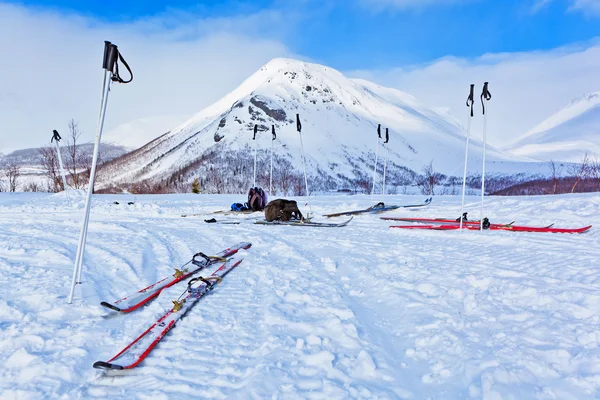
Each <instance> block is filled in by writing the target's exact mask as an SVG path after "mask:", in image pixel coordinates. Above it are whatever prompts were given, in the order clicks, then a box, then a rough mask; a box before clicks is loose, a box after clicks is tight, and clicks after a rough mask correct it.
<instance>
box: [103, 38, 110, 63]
mask: <svg viewBox="0 0 600 400" xmlns="http://www.w3.org/2000/svg"><path fill="white" fill-rule="evenodd" d="M111 46H112V43H111V42H109V41H108V40H105V41H104V58H103V59H102V68H103V69H106V70H109V69H110V67H109V65H110V64H109V63H108V58H109V55H110V49H111Z"/></svg>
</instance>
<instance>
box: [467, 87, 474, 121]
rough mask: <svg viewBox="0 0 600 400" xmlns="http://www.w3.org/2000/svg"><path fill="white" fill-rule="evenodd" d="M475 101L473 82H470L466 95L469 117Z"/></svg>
mask: <svg viewBox="0 0 600 400" xmlns="http://www.w3.org/2000/svg"><path fill="white" fill-rule="evenodd" d="M474 103H475V84H471V90H470V91H469V97H467V107H471V117H472V116H473V104H474Z"/></svg>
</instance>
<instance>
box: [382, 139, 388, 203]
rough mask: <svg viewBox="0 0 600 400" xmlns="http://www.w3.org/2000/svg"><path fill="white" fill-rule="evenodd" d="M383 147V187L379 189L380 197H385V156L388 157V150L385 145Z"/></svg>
mask: <svg viewBox="0 0 600 400" xmlns="http://www.w3.org/2000/svg"><path fill="white" fill-rule="evenodd" d="M383 146H384V147H385V161H384V163H383V185H382V189H381V197H383V196H385V171H386V170H387V156H388V148H387V146H386V145H383Z"/></svg>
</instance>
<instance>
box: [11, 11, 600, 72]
mask: <svg viewBox="0 0 600 400" xmlns="http://www.w3.org/2000/svg"><path fill="white" fill-rule="evenodd" d="M599 3H600V1H598V0H487V1H486V0H297V1H285V0H283V1H279V0H254V1H231V0H224V1H216V0H215V1H206V0H205V1H191V0H179V1H170V2H168V6H165V2H164V1H158V0H129V1H115V0H107V1H79V0H50V1H46V0H33V1H20V2H14V4H20V5H25V6H28V7H40V8H43V9H54V10H59V11H61V12H67V13H77V14H82V15H85V16H88V17H92V18H97V19H99V20H101V21H105V22H122V23H126V22H132V21H136V20H143V19H145V18H148V17H156V16H161V15H165V14H173V13H177V12H181V13H185V14H186V15H187V18H193V16H198V17H199V18H210V19H215V18H236V17H240V16H245V15H251V14H257V13H260V12H265V11H267V12H268V11H273V12H276V13H277V14H276V17H273V18H268V19H265V20H264V21H260V20H258V21H257V24H256V26H255V27H254V29H256V32H268V33H269V34H270V35H271V36H272V37H274V38H276V39H277V40H280V41H281V42H283V43H285V45H286V46H288V48H289V49H290V50H291V51H292V52H294V53H297V54H301V55H303V56H305V57H310V58H311V59H314V60H316V61H318V62H321V63H324V64H328V65H331V66H334V67H336V68H338V69H342V70H351V69H370V68H388V67H394V66H401V65H406V64H418V63H424V62H428V61H431V60H435V59H438V58H441V57H444V56H449V55H451V56H456V57H465V58H471V57H477V56H480V55H482V54H485V53H502V52H522V51H531V50H548V49H552V48H556V47H560V46H564V45H566V44H570V43H576V42H581V41H586V40H589V39H592V38H594V37H597V36H600V18H598V16H600V4H599Z"/></svg>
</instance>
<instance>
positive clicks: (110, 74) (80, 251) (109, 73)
mask: <svg viewBox="0 0 600 400" xmlns="http://www.w3.org/2000/svg"><path fill="white" fill-rule="evenodd" d="M119 61H121V63H122V64H123V65H124V66H125V68H127V71H128V72H129V75H130V78H129V79H128V80H124V79H123V78H122V77H121V76H120V75H119ZM102 68H103V69H104V82H103V83H102V98H101V101H100V115H99V116H98V130H97V133H96V141H95V143H94V155H93V157H92V167H91V170H90V180H89V184H88V192H87V197H86V200H85V207H84V209H85V211H84V216H83V221H82V224H81V231H80V233H79V242H78V244H77V254H76V256H75V265H74V267H73V279H72V282H71V290H70V292H69V299H68V302H69V304H71V302H72V301H73V294H74V292H75V285H76V284H77V283H81V270H82V269H83V268H82V266H83V256H84V253H85V242H86V238H87V229H88V223H89V220H90V206H91V203H92V193H93V192H94V180H95V178H96V165H97V164H98V150H99V148H100V139H101V137H102V129H103V127H104V117H105V115H106V105H107V102H108V93H109V92H110V83H111V82H118V83H129V82H131V81H132V80H133V73H132V72H131V68H129V65H128V64H127V62H126V61H125V59H124V58H123V56H122V55H121V52H120V51H119V49H118V48H117V45H116V44H113V43H111V42H109V41H105V42H104V58H103V60H102Z"/></svg>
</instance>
